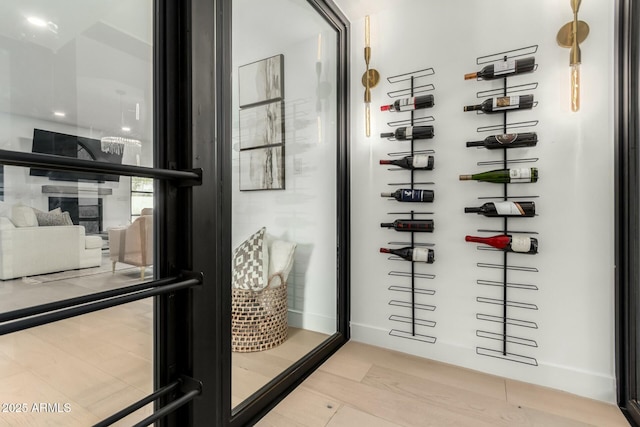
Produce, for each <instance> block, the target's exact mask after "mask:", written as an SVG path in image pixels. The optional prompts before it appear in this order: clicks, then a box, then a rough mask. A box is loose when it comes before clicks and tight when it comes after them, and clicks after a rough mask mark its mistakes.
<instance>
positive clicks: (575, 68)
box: [556, 0, 589, 112]
mask: <svg viewBox="0 0 640 427" xmlns="http://www.w3.org/2000/svg"><path fill="white" fill-rule="evenodd" d="M570 1H571V9H572V10H573V21H571V22H567V23H566V24H565V25H563V26H562V28H560V31H558V35H557V36H556V41H557V42H558V44H559V45H560V46H562V47H566V48H570V49H571V51H570V52H569V65H570V66H571V111H574V112H575V111H578V110H579V109H580V62H581V61H582V55H581V53H580V43H582V42H583V41H584V40H585V39H586V38H587V36H588V35H589V25H588V24H587V23H586V22H584V21H579V20H578V9H580V3H581V0H570Z"/></svg>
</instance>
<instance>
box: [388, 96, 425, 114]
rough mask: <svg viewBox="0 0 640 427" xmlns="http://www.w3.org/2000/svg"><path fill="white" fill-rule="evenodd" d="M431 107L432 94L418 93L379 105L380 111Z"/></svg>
mask: <svg viewBox="0 0 640 427" xmlns="http://www.w3.org/2000/svg"><path fill="white" fill-rule="evenodd" d="M431 107H433V95H420V96H414V97H412V98H403V99H397V100H395V101H394V102H393V104H389V105H383V106H381V107H380V111H411V110H419V109H422V108H431Z"/></svg>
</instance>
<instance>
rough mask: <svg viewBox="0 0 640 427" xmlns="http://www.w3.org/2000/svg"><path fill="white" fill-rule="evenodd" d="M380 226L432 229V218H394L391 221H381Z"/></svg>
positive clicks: (408, 229)
mask: <svg viewBox="0 0 640 427" xmlns="http://www.w3.org/2000/svg"><path fill="white" fill-rule="evenodd" d="M380 227H385V228H393V229H394V230H396V231H427V232H432V231H433V220H432V219H396V220H395V221H393V222H383V223H382V224H380Z"/></svg>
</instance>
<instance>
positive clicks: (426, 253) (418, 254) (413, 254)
mask: <svg viewBox="0 0 640 427" xmlns="http://www.w3.org/2000/svg"><path fill="white" fill-rule="evenodd" d="M380 252H381V253H383V254H394V255H397V256H399V257H400V258H404V259H406V260H407V261H414V262H426V263H427V264H433V261H435V253H434V250H433V249H427V248H412V247H406V248H400V249H387V248H380Z"/></svg>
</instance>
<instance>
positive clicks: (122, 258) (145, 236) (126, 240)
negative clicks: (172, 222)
mask: <svg viewBox="0 0 640 427" xmlns="http://www.w3.org/2000/svg"><path fill="white" fill-rule="evenodd" d="M109 258H110V259H111V263H112V264H111V269H112V272H114V273H115V271H116V262H123V263H125V264H131V265H135V266H138V267H140V279H142V280H144V270H145V267H147V266H150V265H152V264H153V209H143V210H142V212H140V216H139V217H138V218H136V220H135V221H133V223H132V224H131V225H130V226H128V227H126V228H113V229H110V230H109Z"/></svg>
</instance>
